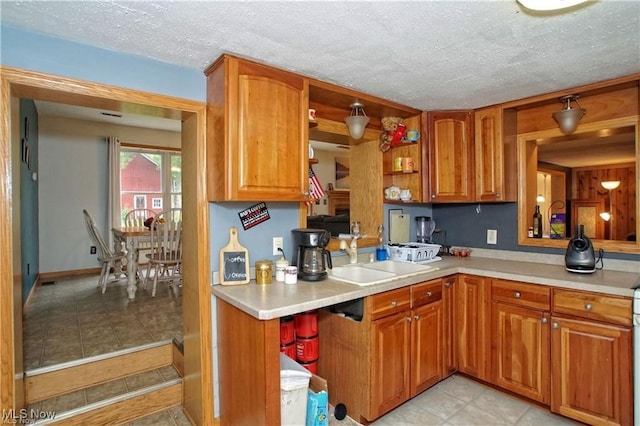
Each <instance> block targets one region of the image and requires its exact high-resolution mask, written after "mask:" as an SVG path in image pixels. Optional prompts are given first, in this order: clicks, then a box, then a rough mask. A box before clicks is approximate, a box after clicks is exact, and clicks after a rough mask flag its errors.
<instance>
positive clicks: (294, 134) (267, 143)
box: [205, 55, 309, 201]
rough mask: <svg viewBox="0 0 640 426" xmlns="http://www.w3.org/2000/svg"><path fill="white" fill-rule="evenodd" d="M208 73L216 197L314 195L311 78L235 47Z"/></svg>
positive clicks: (210, 173)
mask: <svg viewBox="0 0 640 426" xmlns="http://www.w3.org/2000/svg"><path fill="white" fill-rule="evenodd" d="M205 75H206V76H207V160H208V161H207V163H208V164H207V169H208V170H207V190H208V196H209V200H210V201H242V200H252V201H262V200H266V201H304V200H306V199H307V193H308V186H309V182H308V167H309V166H308V109H309V86H308V81H307V79H305V78H304V77H302V76H300V75H297V74H293V73H289V72H286V71H282V70H279V69H275V68H271V67H268V66H265V65H261V64H257V63H255V62H251V61H247V60H244V59H239V58H236V57H233V56H228V55H223V56H221V57H220V58H219V59H218V60H217V61H216V62H215V63H213V64H212V65H211V66H210V67H209V68H208V69H207V70H206V71H205Z"/></svg>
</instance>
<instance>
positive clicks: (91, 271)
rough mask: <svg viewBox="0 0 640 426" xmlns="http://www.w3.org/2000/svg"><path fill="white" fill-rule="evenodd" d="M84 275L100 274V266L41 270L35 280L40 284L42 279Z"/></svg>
mask: <svg viewBox="0 0 640 426" xmlns="http://www.w3.org/2000/svg"><path fill="white" fill-rule="evenodd" d="M84 275H100V268H88V269H74V270H71V271H56V272H41V273H40V274H39V278H38V280H37V281H36V283H37V284H38V285H40V283H41V282H43V281H48V280H53V279H56V278H68V277H81V276H84Z"/></svg>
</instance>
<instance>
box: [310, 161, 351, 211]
mask: <svg viewBox="0 0 640 426" xmlns="http://www.w3.org/2000/svg"><path fill="white" fill-rule="evenodd" d="M313 156H314V158H317V159H318V163H317V164H314V165H313V171H314V173H315V174H316V176H318V179H320V183H321V184H322V187H323V188H324V190H325V191H327V190H328V189H329V183H331V184H333V186H334V188H335V185H336V160H335V159H336V157H341V158H344V157H346V158H349V151H347V150H344V151H342V150H341V151H338V152H336V151H326V150H320V149H315V150H314V153H313ZM328 212H329V201H328V198H327V196H326V195H325V196H324V197H322V198H321V199H320V204H314V205H313V214H315V215H319V214H328Z"/></svg>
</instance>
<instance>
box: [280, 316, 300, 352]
mask: <svg viewBox="0 0 640 426" xmlns="http://www.w3.org/2000/svg"><path fill="white" fill-rule="evenodd" d="M295 340H296V329H295V321H294V319H293V317H292V316H288V317H283V318H280V345H288V344H290V343H294V342H295ZM292 358H294V359H295V356H294V357H292Z"/></svg>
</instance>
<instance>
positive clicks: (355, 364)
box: [318, 279, 443, 423]
mask: <svg viewBox="0 0 640 426" xmlns="http://www.w3.org/2000/svg"><path fill="white" fill-rule="evenodd" d="M414 301H415V303H414ZM442 312H443V311H442V280H441V279H437V280H433V281H428V282H425V283H420V284H416V285H414V286H411V287H404V288H400V289H397V290H392V291H388V292H385V293H380V294H376V295H374V296H369V297H367V298H365V299H364V301H363V318H362V321H354V320H350V319H347V318H344V317H341V316H338V315H335V314H334V313H330V312H326V311H321V312H320V314H319V328H320V334H321V335H322V336H323V337H322V338H323V342H322V345H320V358H319V370H318V372H319V375H320V376H322V377H324V378H326V379H327V383H328V385H329V399H330V402H331V403H332V404H334V405H335V404H337V403H343V404H345V406H346V407H347V412H348V413H349V415H350V416H352V418H354V419H355V420H358V421H361V422H365V423H368V422H370V421H373V420H375V419H376V418H378V417H380V416H382V415H383V414H385V413H387V412H389V411H390V410H392V409H393V408H395V407H397V406H399V405H400V404H402V403H403V402H405V401H407V400H408V399H410V398H412V397H414V396H415V395H417V394H418V393H420V392H422V391H424V390H425V389H427V388H428V387H430V386H432V385H433V384H435V383H437V382H438V381H440V380H441V379H442V365H443V362H442V356H443V355H442V354H443V352H442V342H443V339H442V333H443V315H442Z"/></svg>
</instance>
